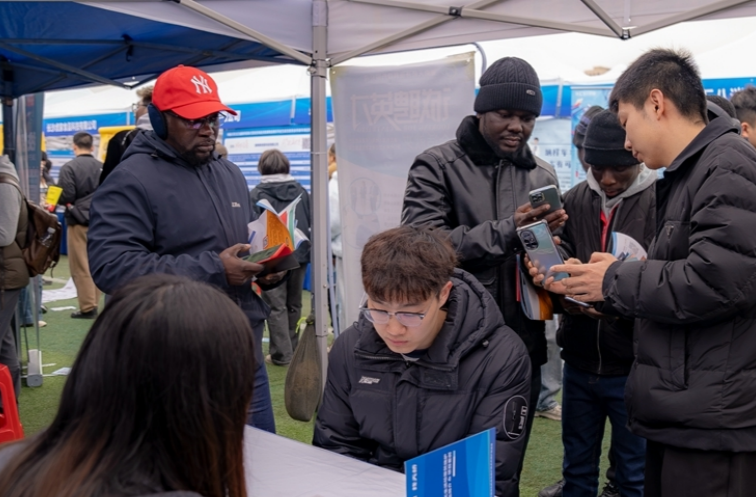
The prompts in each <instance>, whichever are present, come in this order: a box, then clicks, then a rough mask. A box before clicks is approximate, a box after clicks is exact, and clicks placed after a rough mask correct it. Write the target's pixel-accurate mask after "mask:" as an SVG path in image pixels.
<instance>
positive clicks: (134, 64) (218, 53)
mask: <svg viewBox="0 0 756 497" xmlns="http://www.w3.org/2000/svg"><path fill="white" fill-rule="evenodd" d="M72 26H75V27H76V28H74V29H72ZM277 62H289V63H291V62H292V60H291V59H289V58H288V57H282V56H281V55H280V54H279V53H278V52H276V51H274V50H272V49H270V48H267V47H266V46H264V45H261V44H260V43H257V42H251V41H247V40H240V39H238V38H237V37H230V36H225V35H221V34H215V33H208V32H204V31H201V30H197V29H193V28H187V27H184V26H178V25H175V24H167V23H163V22H157V21H154V20H150V19H144V18H140V17H134V16H129V15H125V14H121V13H117V12H111V11H107V10H103V9H98V8H96V7H92V6H88V5H82V4H77V3H73V2H0V94H6V95H10V96H19V95H23V94H27V93H35V92H38V91H46V90H52V89H56V88H69V87H74V86H80V85H84V84H91V83H94V82H98V83H105V84H113V83H123V82H128V83H130V84H138V83H139V82H141V81H143V80H146V79H152V78H154V77H155V76H156V75H158V74H160V73H161V72H162V71H164V70H165V69H167V68H169V67H172V66H174V65H177V64H182V63H183V64H189V65H192V64H193V65H200V66H217V67H219V68H220V67H224V66H223V65H227V64H236V66H237V67H238V66H241V65H245V64H248V65H260V64H270V63H277Z"/></svg>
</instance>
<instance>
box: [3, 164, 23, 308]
mask: <svg viewBox="0 0 756 497" xmlns="http://www.w3.org/2000/svg"><path fill="white" fill-rule="evenodd" d="M0 183H5V184H7V185H13V186H15V187H16V190H18V193H19V194H21V209H20V210H19V213H18V215H19V222H20V221H21V216H23V215H24V209H23V204H24V202H25V201H26V196H25V195H24V192H22V191H21V185H19V184H18V181H16V178H14V177H13V176H11V175H10V174H7V173H0ZM13 243H16V244H17V243H18V242H17V241H16V239H15V238H14V239H13ZM3 307H5V264H4V260H3V251H2V250H0V309H2V308H3Z"/></svg>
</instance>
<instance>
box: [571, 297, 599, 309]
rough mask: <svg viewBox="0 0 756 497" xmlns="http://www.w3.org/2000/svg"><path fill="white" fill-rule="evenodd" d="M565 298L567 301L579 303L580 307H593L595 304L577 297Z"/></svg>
mask: <svg viewBox="0 0 756 497" xmlns="http://www.w3.org/2000/svg"><path fill="white" fill-rule="evenodd" d="M564 300H566V301H567V302H572V303H573V304H577V305H579V306H580V307H587V308H590V307H593V304H589V303H588V302H583V301H580V300H577V299H573V298H572V297H565V298H564Z"/></svg>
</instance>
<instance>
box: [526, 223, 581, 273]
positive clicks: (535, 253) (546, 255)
mask: <svg viewBox="0 0 756 497" xmlns="http://www.w3.org/2000/svg"><path fill="white" fill-rule="evenodd" d="M517 235H518V236H519V237H520V241H522V245H523V247H525V252H527V254H528V258H529V259H530V261H531V262H532V264H533V266H535V267H536V268H537V269H538V272H540V273H541V274H543V275H545V276H547V277H548V276H553V277H554V281H559V280H561V279H563V278H566V277H567V276H568V274H567V273H555V274H551V272H550V271H551V267H552V266H556V265H557V264H564V261H563V260H562V256H561V254H560V253H559V251H558V250H557V248H556V244H555V243H554V237H553V236H552V235H551V231H550V230H549V226H548V224H547V223H546V221H544V220H541V221H538V222H535V223H533V224H529V225H527V226H523V227H520V228H517Z"/></svg>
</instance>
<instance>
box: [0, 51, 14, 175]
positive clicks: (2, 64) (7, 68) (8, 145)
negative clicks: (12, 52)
mask: <svg viewBox="0 0 756 497" xmlns="http://www.w3.org/2000/svg"><path fill="white" fill-rule="evenodd" d="M0 71H1V72H2V78H0V80H2V86H0V107H2V108H3V111H2V115H3V150H0V155H7V156H8V158H9V159H10V161H11V162H12V163H14V164H15V163H16V140H15V138H14V135H15V133H14V131H13V125H14V124H15V120H14V119H13V97H12V95H13V80H14V77H15V75H14V74H13V67H12V66H11V65H10V62H9V61H8V60H7V59H5V58H4V57H0Z"/></svg>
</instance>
